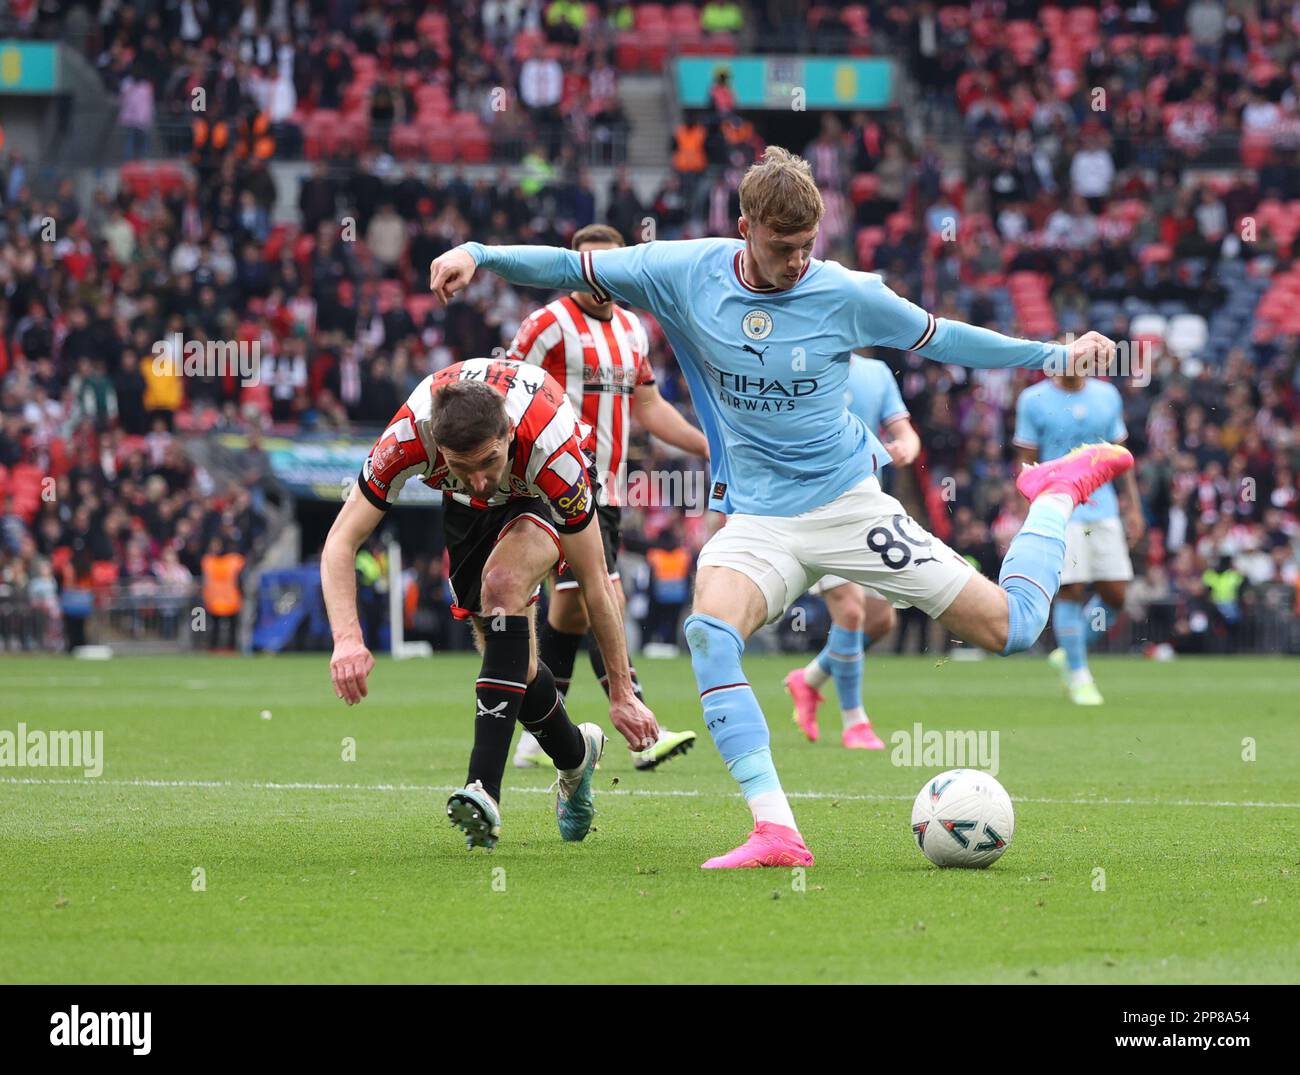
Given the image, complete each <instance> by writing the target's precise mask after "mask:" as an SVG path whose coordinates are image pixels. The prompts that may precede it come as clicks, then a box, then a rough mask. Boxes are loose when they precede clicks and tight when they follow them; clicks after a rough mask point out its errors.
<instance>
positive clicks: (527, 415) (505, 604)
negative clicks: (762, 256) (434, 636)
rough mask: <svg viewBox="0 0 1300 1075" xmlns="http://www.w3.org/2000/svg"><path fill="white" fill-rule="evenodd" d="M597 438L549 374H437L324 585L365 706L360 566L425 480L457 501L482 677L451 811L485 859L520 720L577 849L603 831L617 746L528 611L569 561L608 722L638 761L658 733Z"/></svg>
mask: <svg viewBox="0 0 1300 1075" xmlns="http://www.w3.org/2000/svg"><path fill="white" fill-rule="evenodd" d="M589 438H590V431H589V429H588V428H587V427H586V426H584V425H583V424H582V423H580V422H578V421H577V419H576V418H575V416H574V413H573V408H572V407H571V406H570V405H569V401H568V398H567V397H566V396H565V394H564V392H563V391H562V390H561V389H560V386H559V385H557V384H556V383H555V381H554V380H552V379H551V378H550V377H548V376H547V375H546V373H545V372H543V371H542V370H539V369H536V368H534V367H532V366H526V365H523V364H521V363H518V362H508V361H501V360H496V359H489V358H474V359H469V360H467V361H465V362H458V363H456V364H455V365H452V366H448V367H447V368H446V369H444V370H442V371H440V372H439V373H437V374H435V375H434V376H431V377H426V378H425V379H424V380H423V381H421V382H420V384H419V385H417V386H416V389H415V391H414V392H412V393H411V396H410V398H409V399H407V401H406V402H405V403H404V404H403V405H402V406H401V407H400V408H399V409H398V411H397V413H396V414H395V415H394V416H393V420H392V422H391V423H390V424H389V426H388V428H387V429H386V430H385V431H384V432H383V433H382V434H381V435H380V437H379V439H378V440H377V441H376V442H375V445H374V447H373V448H372V449H371V451H370V455H369V456H368V457H367V458H366V461H365V463H364V465H363V466H362V470H361V474H360V476H359V477H358V478H357V483H356V485H355V487H354V488H353V489H352V492H351V493H350V494H349V496H348V499H347V502H346V503H345V504H344V505H343V508H342V510H341V511H340V512H339V515H338V518H337V519H335V521H334V525H333V527H331V529H330V533H329V537H328V538H327V539H326V541H325V548H324V551H323V552H322V554H321V584H322V588H323V590H324V595H325V607H326V610H327V612H328V614H329V620H330V626H331V628H332V629H333V633H334V656H333V659H332V660H331V662H330V672H331V675H332V677H333V680H334V689H335V693H337V694H338V696H339V697H340V698H343V699H344V700H345V701H347V702H348V704H353V703H355V702H359V701H361V699H362V698H364V697H365V696H366V678H367V677H368V676H369V674H370V672H371V670H372V669H373V668H374V660H373V658H372V657H371V655H370V651H369V650H368V649H367V648H366V646H365V643H364V641H363V639H362V634H361V628H360V625H359V624H358V622H357V608H356V585H355V581H356V580H355V575H354V564H355V562H356V554H357V550H358V549H359V548H360V547H361V545H362V543H364V542H365V541H366V540H367V539H368V538H369V537H370V535H371V534H372V533H373V532H374V530H375V527H376V526H377V525H378V524H379V522H380V520H381V519H383V517H384V514H385V513H386V512H387V511H388V509H389V508H390V507H391V506H392V505H393V504H394V503H395V502H396V500H397V497H398V495H399V493H400V492H401V489H402V486H403V485H405V483H406V482H407V481H408V480H410V479H412V478H416V479H418V480H420V481H422V482H424V483H425V484H426V485H428V486H430V487H432V488H434V489H439V490H441V491H442V493H443V526H444V530H445V532H446V537H447V551H448V555H449V558H450V563H451V570H450V576H449V581H450V582H451V587H452V592H453V593H454V595H455V599H456V605H455V607H454V609H453V611H454V612H455V613H456V615H457V616H458V617H460V618H462V619H466V618H468V619H469V620H470V623H471V625H472V627H473V629H474V636H475V641H476V642H477V644H478V646H479V649H480V651H481V652H482V654H483V665H482V668H481V670H480V672H479V677H478V680H477V682H476V684H475V695H476V712H475V719H474V749H473V751H472V753H471V754H470V761H469V777H468V780H467V781H466V786H465V788H464V789H462V790H460V791H457V792H455V793H454V794H453V795H452V797H451V799H450V800H449V801H448V803H447V815H448V817H449V818H450V819H451V820H452V822H453V823H454V824H455V825H457V826H458V827H459V828H460V829H461V830H462V831H463V832H464V833H465V835H466V838H467V840H468V843H469V845H470V846H471V847H473V846H482V847H489V848H490V847H492V846H494V845H495V844H496V841H497V837H498V835H499V834H500V828H501V815H500V809H499V806H498V803H499V802H500V801H501V781H502V777H503V775H504V773H505V767H506V760H507V759H508V758H509V756H510V740H511V739H512V738H513V736H514V727H515V720H516V719H518V720H519V721H520V722H521V723H522V724H523V725H524V727H525V728H527V729H530V730H531V731H532V732H533V733H534V734H535V736H536V738H537V740H538V741H539V742H540V744H541V747H542V750H543V751H544V753H545V754H546V755H547V756H548V757H550V759H551V760H552V761H553V762H554V763H555V766H556V769H557V770H558V771H559V781H558V782H559V788H560V794H559V796H558V798H557V800H556V820H557V822H558V824H559V828H560V835H561V836H562V837H563V838H564V839H565V840H581V839H582V838H583V837H584V836H586V834H587V831H588V829H589V828H590V826H591V817H592V815H593V814H594V813H595V807H594V805H593V804H592V801H591V775H592V773H593V771H594V770H595V767H596V762H597V761H598V760H599V759H600V755H601V752H602V750H603V748H604V741H605V736H604V733H603V732H601V730H600V728H599V726H597V725H595V724H583V725H582V726H581V727H575V726H574V725H573V724H572V723H571V722H570V720H569V717H568V714H567V713H566V712H565V709H564V699H563V697H562V696H561V695H560V694H559V693H558V692H557V690H556V686H555V681H554V679H553V677H552V675H551V673H550V671H549V670H548V669H547V667H546V664H545V662H544V661H539V660H538V659H537V657H536V639H535V634H534V630H533V617H532V612H531V609H530V606H531V605H532V604H533V602H534V601H535V600H536V599H537V596H538V594H539V592H540V588H541V583H542V581H543V580H544V579H545V578H546V576H547V575H549V574H550V573H551V571H552V569H553V568H554V567H555V566H556V564H557V563H563V562H565V561H567V562H568V563H569V564H570V565H571V566H572V570H573V574H574V575H575V577H576V578H577V579H578V581H579V583H580V584H581V587H582V593H583V594H584V595H585V598H586V607H587V608H588V610H589V611H590V613H591V621H592V627H593V631H594V633H595V636H596V640H597V642H598V644H599V646H600V649H601V651H602V652H603V653H604V654H605V658H606V661H607V662H608V666H609V669H610V692H609V696H610V707H609V714H610V720H611V722H612V723H613V724H614V727H615V728H617V729H618V730H619V731H620V732H622V733H623V736H624V737H625V738H626V739H627V741H628V743H629V745H631V746H632V747H634V748H635V749H637V750H643V749H645V747H646V745H647V743H650V742H653V741H654V740H655V739H656V738H657V736H658V727H657V726H656V724H655V720H654V715H653V714H652V713H651V712H650V711H649V710H648V709H646V707H645V706H644V705H643V704H642V702H641V700H640V698H639V697H637V695H636V693H635V692H634V690H633V684H632V676H631V672H630V670H629V666H628V661H627V649H626V645H625V642H624V637H623V618H622V614H621V611H620V608H619V605H618V601H617V597H616V595H615V591H614V587H613V584H612V583H611V581H610V579H609V575H608V572H607V569H606V567H605V554H604V549H603V547H602V544H601V538H600V527H599V524H597V525H595V526H593V525H592V523H593V522H594V521H595V519H596V504H595V500H596V492H595V488H594V486H593V484H592V478H591V475H590V473H589V464H590V459H589V457H588V455H587V454H586V452H585V451H584V442H589Z"/></svg>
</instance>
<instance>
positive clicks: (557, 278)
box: [429, 242, 687, 312]
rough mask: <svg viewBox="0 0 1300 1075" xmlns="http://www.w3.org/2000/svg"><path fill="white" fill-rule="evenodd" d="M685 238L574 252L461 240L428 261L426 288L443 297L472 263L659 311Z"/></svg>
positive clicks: (468, 274) (512, 278)
mask: <svg viewBox="0 0 1300 1075" xmlns="http://www.w3.org/2000/svg"><path fill="white" fill-rule="evenodd" d="M685 245H687V244H685V243H641V244H639V245H637V246H629V247H625V248H622V249H617V250H598V251H591V250H587V251H584V252H582V253H578V252H577V251H576V250H566V249H564V248H563V247H559V246H484V245H483V244H482V243H475V242H469V243H462V244H461V245H460V246H458V247H456V249H454V250H449V251H447V253H445V254H443V255H441V256H440V257H438V258H435V259H434V261H433V262H432V264H430V266H429V290H430V291H432V292H433V293H434V294H435V295H437V296H438V298H439V299H441V300H442V301H443V302H446V301H447V300H448V299H450V298H451V296H452V295H454V294H456V292H458V291H460V290H462V289H463V288H464V287H466V286H467V285H468V284H469V282H470V280H471V279H473V276H474V272H475V270H476V269H480V268H482V269H488V270H490V271H492V272H494V273H496V274H497V275H498V276H500V277H501V278H502V279H505V280H508V281H509V282H510V283H512V284H519V285H521V286H523V287H541V288H555V289H560V288H571V289H574V290H578V291H588V292H591V293H592V294H593V295H595V296H596V298H597V299H599V300H600V301H604V300H605V299H606V298H610V297H612V298H614V299H617V300H619V301H620V302H626V303H628V304H629V305H631V306H640V307H641V308H642V309H645V310H651V311H655V312H658V311H660V310H663V309H665V308H671V304H672V303H673V297H672V288H673V287H674V285H675V284H676V283H677V282H679V278H680V275H681V272H680V268H679V267H676V266H675V257H674V254H673V252H672V251H663V250H658V249H656V248H660V247H672V248H674V249H676V248H680V247H683V246H685Z"/></svg>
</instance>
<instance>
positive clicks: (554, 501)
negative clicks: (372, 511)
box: [357, 358, 596, 533]
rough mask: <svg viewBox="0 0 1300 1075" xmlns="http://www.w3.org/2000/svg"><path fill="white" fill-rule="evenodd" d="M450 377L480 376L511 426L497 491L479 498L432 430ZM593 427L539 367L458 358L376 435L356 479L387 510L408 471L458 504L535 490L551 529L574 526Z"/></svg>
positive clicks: (587, 489)
mask: <svg viewBox="0 0 1300 1075" xmlns="http://www.w3.org/2000/svg"><path fill="white" fill-rule="evenodd" d="M453 381H480V382H482V383H483V384H486V385H488V386H490V387H491V388H494V389H496V390H497V391H498V392H500V393H501V394H502V395H503V396H504V397H505V401H506V415H507V416H508V417H509V419H510V421H511V422H512V423H513V424H514V426H515V433H514V442H513V444H512V446H511V455H510V465H509V466H508V467H507V468H506V471H505V474H504V475H503V477H502V479H501V484H500V485H499V486H498V487H497V491H496V493H495V494H493V495H492V496H491V497H489V498H488V499H487V500H480V499H479V498H478V497H475V496H471V495H470V494H469V493H468V492H466V491H465V486H464V485H463V484H462V483H461V482H460V480H459V479H458V478H456V477H455V476H454V475H453V474H452V473H451V470H450V468H449V467H448V466H447V461H446V459H445V458H444V457H443V455H442V452H440V451H439V450H438V446H437V445H436V444H435V443H434V441H433V435H432V432H431V430H430V426H431V424H432V418H433V397H434V395H435V394H437V392H438V391H439V390H440V389H442V388H445V387H446V386H447V385H449V384H451V383H452V382H453ZM591 432H592V431H591V429H590V427H589V426H586V425H584V424H583V423H581V422H579V421H578V420H577V418H576V417H575V416H574V413H573V408H572V407H570V406H569V400H568V398H567V397H566V396H565V394H564V391H563V389H561V387H560V386H559V385H558V384H557V383H556V382H555V380H554V379H553V378H552V377H550V376H548V375H547V373H546V372H545V371H544V370H540V369H537V368H535V367H533V366H526V365H524V364H522V363H520V362H511V361H506V360H501V359H492V358H471V359H467V360H466V361H464V362H457V363H455V364H453V365H450V366H448V367H447V368H446V369H443V370H440V371H439V372H438V373H436V374H433V375H431V376H429V377H426V378H425V379H424V380H423V381H421V382H420V383H419V384H418V385H416V387H415V391H414V392H412V393H411V395H410V397H409V398H408V399H407V401H406V402H405V403H403V404H402V406H401V407H399V408H398V411H397V413H396V414H395V415H393V420H392V421H391V422H390V423H389V424H388V428H387V429H385V430H384V432H383V433H381V434H380V436H379V439H378V440H377V441H375V444H374V447H372V448H371V449H370V455H368V456H367V457H366V461H365V463H364V464H362V467H361V477H360V478H359V479H358V480H357V484H358V485H359V486H360V487H361V492H362V494H363V495H364V496H365V498H366V499H367V500H369V501H370V502H371V503H372V504H374V505H375V507H377V508H381V509H384V510H387V509H388V508H390V507H392V505H393V504H395V503H396V502H397V498H398V495H399V494H400V493H401V491H402V486H403V485H405V484H406V482H407V480H408V479H409V478H413V477H414V478H419V480H420V481H422V482H424V484H425V485H427V486H429V487H430V488H432V489H439V490H441V491H442V493H443V496H444V497H448V496H449V497H451V498H452V499H453V500H455V501H457V502H458V503H461V504H465V505H468V506H469V507H472V508H480V509H482V508H489V507H495V506H496V505H498V504H505V503H507V502H508V501H511V500H520V499H524V498H527V497H541V498H542V499H543V500H545V501H546V503H547V505H548V506H549V507H550V511H551V516H552V519H553V521H554V523H555V526H556V529H558V530H560V531H561V532H562V533H576V532H577V531H579V530H581V529H583V528H584V527H585V526H586V525H587V524H588V523H589V522H591V519H592V515H593V514H594V511H595V507H596V501H595V496H594V494H593V490H592V486H591V478H590V476H589V475H588V473H587V468H588V467H589V466H590V465H591V458H590V452H591V449H592V447H593V442H592V435H591Z"/></svg>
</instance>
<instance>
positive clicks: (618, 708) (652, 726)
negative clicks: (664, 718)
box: [609, 694, 659, 750]
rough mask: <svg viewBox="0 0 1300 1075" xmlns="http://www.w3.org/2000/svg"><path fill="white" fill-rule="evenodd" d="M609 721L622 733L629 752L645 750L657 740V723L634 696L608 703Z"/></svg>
mask: <svg viewBox="0 0 1300 1075" xmlns="http://www.w3.org/2000/svg"><path fill="white" fill-rule="evenodd" d="M609 719H610V723H611V724H613V725H614V727H615V728H617V729H618V730H619V731H620V732H622V733H623V738H624V739H626V740H627V746H628V749H629V750H646V749H647V748H649V747H652V746H654V745H655V743H656V742H658V740H659V722H658V721H656V720H655V715H654V714H653V713H651V712H650V710H649V709H647V708H646V706H645V703H644V702H642V701H641V699H640V698H638V697H637V696H636V695H635V694H630V695H628V697H627V698H626V699H623V700H621V701H617V702H610V704H609Z"/></svg>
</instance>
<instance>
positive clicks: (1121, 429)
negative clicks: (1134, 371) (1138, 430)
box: [1106, 385, 1128, 444]
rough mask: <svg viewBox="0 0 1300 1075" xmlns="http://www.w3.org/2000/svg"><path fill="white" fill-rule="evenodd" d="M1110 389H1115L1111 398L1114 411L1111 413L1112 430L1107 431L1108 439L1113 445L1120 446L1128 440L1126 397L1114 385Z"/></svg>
mask: <svg viewBox="0 0 1300 1075" xmlns="http://www.w3.org/2000/svg"><path fill="white" fill-rule="evenodd" d="M1110 387H1111V388H1112V389H1113V392H1112V396H1111V398H1112V399H1113V400H1114V410H1113V411H1112V412H1111V420H1110V428H1109V429H1107V431H1106V439H1107V440H1108V441H1110V442H1111V443H1112V444H1120V443H1122V442H1123V441H1126V440H1128V426H1126V425H1125V424H1124V397H1123V396H1122V395H1121V394H1120V391H1119V389H1118V388H1115V386H1114V385H1111V386H1110Z"/></svg>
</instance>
